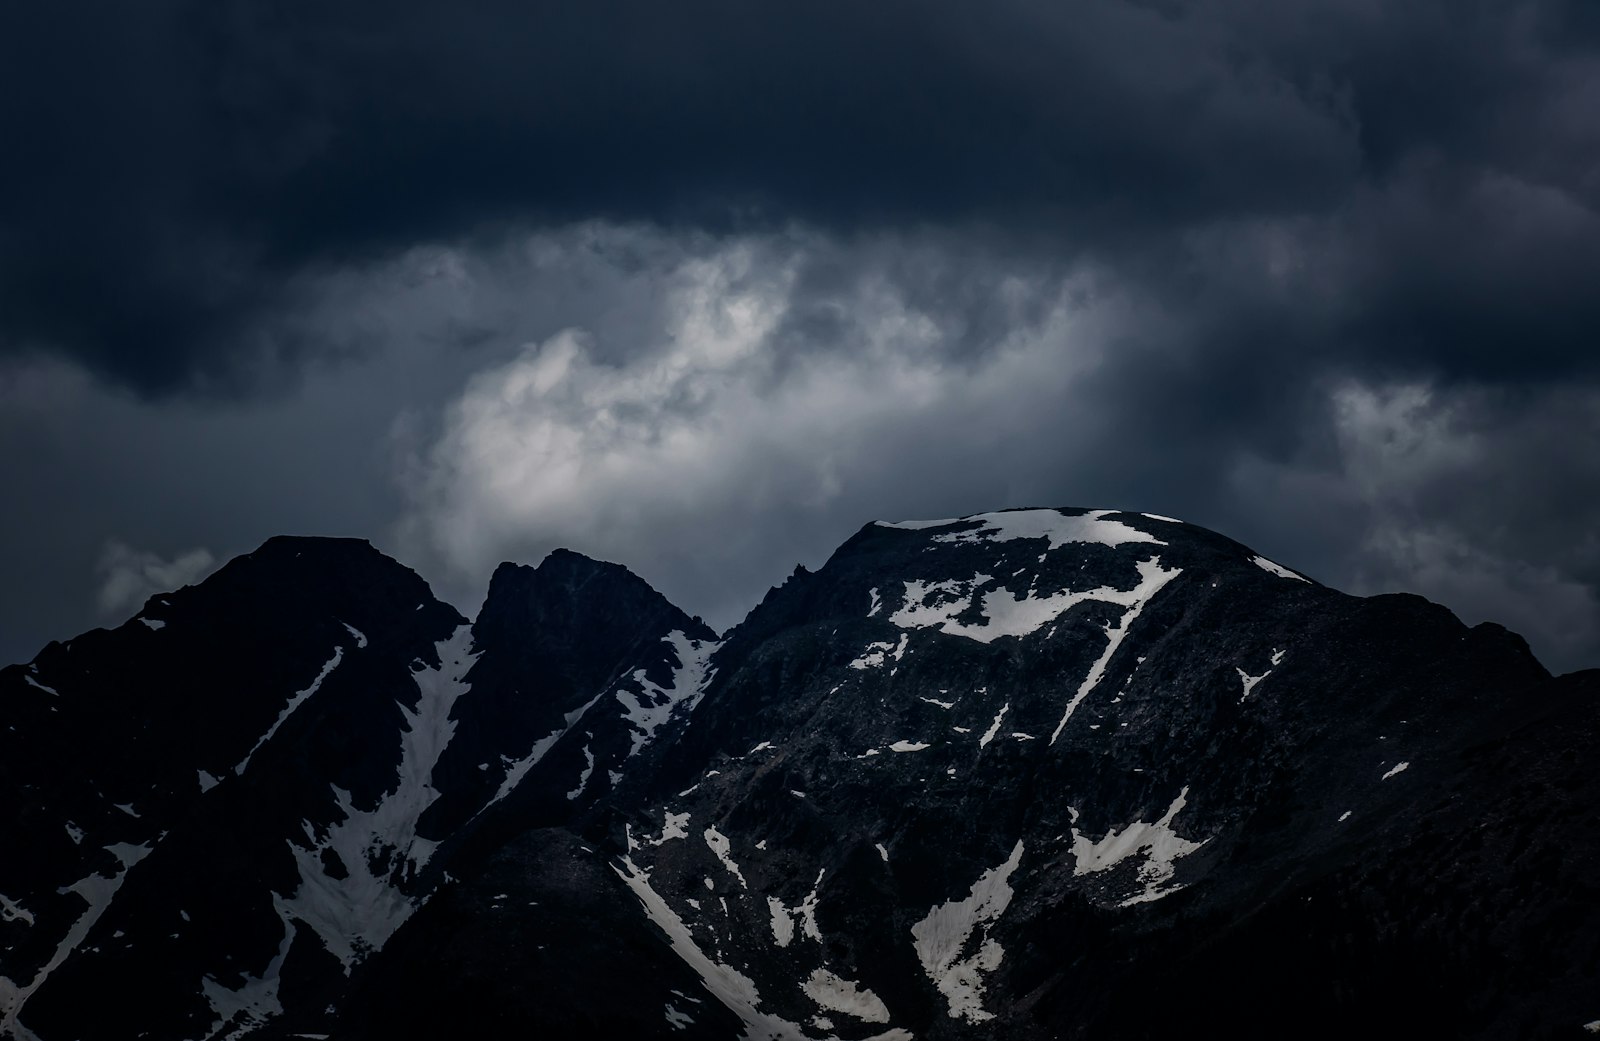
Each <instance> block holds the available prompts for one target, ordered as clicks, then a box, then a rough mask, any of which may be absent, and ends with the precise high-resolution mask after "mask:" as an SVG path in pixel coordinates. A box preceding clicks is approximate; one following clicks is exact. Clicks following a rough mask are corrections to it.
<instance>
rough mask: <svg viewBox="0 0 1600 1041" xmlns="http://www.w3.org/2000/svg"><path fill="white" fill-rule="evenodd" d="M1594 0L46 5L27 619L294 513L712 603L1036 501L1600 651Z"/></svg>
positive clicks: (3, 465) (36, 194) (5, 210)
mask: <svg viewBox="0 0 1600 1041" xmlns="http://www.w3.org/2000/svg"><path fill="white" fill-rule="evenodd" d="M1594 12H1595V6H1594V5H1593V4H1592V3H1588V2H1586V0H1573V2H1570V3H1566V2H1559V0H1482V2H1477V0H1470V2H1465V3H1461V2H1450V3H1446V2H1442V0H1440V2H1432V0H1419V2H1416V3H1410V4H1383V3H1378V2H1376V0H1300V2H1294V3H1281V2H1265V0H1202V2H1179V0H1170V2H1168V0H1152V2H1146V3H1137V2H1112V0H1084V2H1076V3H1033V2H1016V0H1000V2H995V3H989V4H981V5H979V4H968V3H956V2H935V0H928V2H923V3H911V2H909V0H881V2H877V3H870V4H861V3H843V2H836V0H819V2H814V3H804V4H802V3H789V4H764V5H750V4H747V3H734V2H722V0H685V2H682V3H677V4H670V5H667V4H659V3H644V2H641V0H611V2H601V3H591V4H579V5H558V4H553V3H548V4H547V3H509V2H505V0H492V2H491V0H486V2H484V3H479V4H473V5H456V6H453V7H448V8H447V6H446V5H442V4H437V3H433V4H421V3H415V2H405V0H399V2H394V3H387V4H382V5H380V4H377V3H374V2H371V0H356V2H350V3H340V4H326V3H321V4H318V3H309V2H299V3H288V4H278V5H271V6H269V5H266V4H249V3H228V2H217V3H205V4H202V3H191V2H185V3H177V2H172V0H157V2H155V3H151V4H145V5H141V6H139V7H138V8H131V7H127V6H125V5H124V6H116V5H110V4H85V3H63V4H46V5H31V6H24V5H12V6H11V7H9V8H6V10H5V11H4V12H3V13H0V134H3V140H4V141H5V142H6V144H7V147H8V155H7V161H6V162H4V163H0V434H3V435H4V436H3V437H0V445H3V446H4V447H3V449H0V478H3V479H4V480H3V482H0V483H4V484H5V486H6V487H7V489H8V491H11V492H12V493H13V499H14V501H16V502H18V503H20V504H21V505H20V506H17V507H14V508H13V509H12V510H10V511H6V512H4V513H0V534H3V535H4V536H5V537H4V538H0V568H3V570H4V572H5V574H6V576H7V581H8V584H9V587H10V588H13V589H17V590H27V591H28V592H27V594H26V595H21V594H19V595H16V596H13V597H9V598H7V600H6V602H5V603H4V604H0V607H3V608H4V611H0V615H3V617H0V645H3V647H0V655H4V654H10V655H13V656H19V657H20V656H23V655H25V654H30V653H31V651H32V649H34V648H36V647H37V646H38V645H39V643H41V642H42V640H43V639H45V638H47V637H48V636H67V635H70V633H72V632H74V631H77V630H80V629H82V628H85V627H87V625H89V624H92V623H93V622H94V621H106V620H111V619H110V618H109V616H101V615H97V614H94V613H93V610H92V608H93V605H94V603H95V602H96V596H97V593H96V590H97V589H98V590H99V594H98V595H99V596H100V599H101V600H102V601H104V599H105V589H106V588H108V587H109V585H110V584H111V583H112V582H113V580H116V579H118V576H130V575H131V576H132V577H133V578H140V577H141V576H149V575H165V574H169V573H176V572H175V571H173V569H175V568H178V565H179V564H180V563H181V562H183V561H186V560H198V559H201V557H200V556H198V555H197V554H199V553H201V552H202V551H203V552H204V553H209V554H211V555H214V556H215V557H216V558H217V559H225V558H226V557H228V556H229V555H231V554H233V553H235V552H239V551H242V550H247V549H249V548H251V547H252V546H253V545H255V544H256V543H258V542H259V541H260V540H261V539H263V538H265V537H267V536H268V535H271V534H274V533H277V532H279V531H285V530H294V531H323V532H336V533H340V534H357V535H365V536H372V537H377V538H378V539H379V541H380V543H382V544H384V545H386V546H389V547H391V548H395V549H396V550H397V551H398V552H401V554H402V556H404V557H405V559H406V560H407V561H408V562H410V563H413V564H415V565H416V566H418V567H419V569H421V570H422V571H423V573H424V574H426V575H427V576H428V577H429V579H430V580H431V581H433V582H435V583H436V585H437V586H439V587H440V588H441V590H442V591H443V592H445V593H446V595H449V596H451V597H453V598H455V599H456V600H457V601H458V602H459V603H460V604H461V605H462V606H463V607H466V608H468V609H470V608H471V606H472V604H473V602H474V601H473V598H474V597H476V596H477V595H479V594H481V589H482V586H483V579H484V578H485V577H486V575H487V574H488V570H489V569H491V568H492V566H493V565H494V563H496V562H498V561H499V560H500V559H505V558H517V559H528V560H531V559H536V558H537V557H538V555H539V554H541V553H542V552H544V551H545V550H548V549H549V548H551V547H552V546H554V545H561V544H565V545H571V546H575V547H576V548H579V549H582V550H585V551H587V552H591V553H594V554H596V555H599V556H605V557H609V558H611V559H618V560H621V561H623V562H624V563H627V564H629V565H630V566H633V567H635V568H637V569H638V570H640V571H641V573H643V574H645V576H646V577H647V578H649V579H650V580H651V581H653V582H656V583H657V584H658V585H659V586H660V587H661V588H662V589H663V590H664V591H665V592H667V593H668V594H669V595H671V596H673V597H674V598H676V599H678V600H679V601H681V602H682V603H683V604H684V605H685V606H686V607H688V608H690V609H691V610H694V611H698V612H702V613H705V614H706V615H707V616H708V617H714V619H715V620H716V621H717V622H718V624H723V625H725V624H729V623H731V622H733V621H735V620H736V619H737V618H738V617H739V616H740V615H741V614H742V612H743V610H744V609H745V608H747V607H748V606H749V604H750V603H752V602H754V601H755V600H756V599H758V598H759V596H760V594H761V591H762V590H763V589H764V588H765V587H766V585H767V584H768V583H770V582H773V581H777V580H780V579H781V578H782V576H783V575H784V574H786V573H787V572H788V570H789V568H791V567H792V565H793V563H794V562H795V561H796V560H804V561H806V562H807V563H808V564H816V563H819V562H820V560H821V559H822V558H824V557H825V556H826V554H827V553H828V552H829V550H831V548H832V547H833V546H835V545H837V544H838V542H839V541H841V540H842V539H843V538H845V537H847V536H848V535H849V533H850V532H851V531H853V530H854V529H855V528H857V527H859V525H860V524H861V523H862V522H863V521H865V520H866V519H868V518H871V517H884V518H907V517H915V516H918V515H921V516H939V515H952V514H957V513H965V512H973V511H979V510H987V509H993V508H997V507H1001V506H1007V505H1024V504H1035V505H1050V504H1054V505H1082V506H1107V507H1116V508H1142V509H1150V510H1152V511H1154V512H1158V513H1164V514H1170V515H1174V516H1179V517H1183V518H1185V519H1188V520H1192V521H1195V522H1198V523H1202V524H1206V525H1208V526H1211V527H1214V528H1216V529H1218V530H1221V531H1224V532H1226V533H1228V534H1230V535H1232V536H1234V537H1237V538H1239V539H1241V540H1243V541H1245V542H1247V543H1250V544H1252V545H1254V546H1255V547H1256V548H1258V549H1259V550H1261V551H1263V552H1266V553H1268V554H1269V555H1273V556H1278V557H1281V558H1282V559H1283V560H1284V561H1285V562H1286V563H1289V564H1291V565H1292V566H1294V567H1296V568H1298V569H1301V570H1304V571H1306V572H1308V573H1310V574H1312V575H1314V576H1316V577H1318V578H1319V579H1322V580H1325V581H1328V582H1329V583H1331V584H1334V585H1337V586H1340V587H1341V588H1346V589H1351V590H1353V591H1359V592H1372V591H1377V590H1380V589H1394V588H1405V589H1412V590H1416V591H1420V592H1423V593H1425V594H1428V595H1431V596H1435V597H1437V598H1438V599H1440V600H1442V601H1444V602H1445V603H1447V604H1449V605H1450V606H1452V607H1454V608H1455V609H1457V610H1458V611H1461V612H1462V613H1463V615H1464V616H1467V617H1469V618H1470V619H1471V620H1474V621H1475V620H1478V619H1482V618H1500V619H1502V620H1506V621H1509V622H1511V623H1513V624H1515V625H1516V626H1518V627H1520V628H1523V629H1524V630H1525V631H1527V632H1528V634H1529V635H1530V637H1531V638H1532V639H1533V640H1534V642H1535V645H1536V646H1537V647H1538V648H1539V650H1540V653H1541V654H1544V655H1545V656H1546V658H1547V660H1549V661H1550V662H1551V663H1552V664H1557V665H1560V666H1562V667H1571V666H1574V665H1580V664H1592V663H1594V662H1596V661H1600V601H1597V599H1596V596H1595V590H1596V589H1597V588H1600V555H1597V550H1596V547H1595V539H1594V536H1593V534H1592V533H1593V532H1594V531H1595V530H1597V527H1600V517H1597V514H1596V510H1597V503H1600V489H1597V484H1600V471H1597V470H1596V469H1595V464H1594V462H1593V461H1594V460H1596V459H1600V421H1597V418H1596V417H1597V416H1600V370H1597V367H1596V362H1597V361H1600V351H1595V350H1594V349H1593V347H1592V343H1593V338H1594V337H1593V333H1594V330H1595V329H1597V328H1600V294H1597V293H1595V292H1594V289H1593V286H1594V284H1595V281H1596V274H1597V273H1600V218H1597V209H1600V122H1597V121H1596V119H1595V118H1594V113H1595V112H1596V111H1600V16H1597V15H1596V14H1595V13H1594ZM84 370H87V371H88V372H89V373H91V374H92V376H93V378H89V377H86V376H85V373H84ZM264 391H265V392H264ZM182 392H188V393H182ZM529 446H535V448H530V447H529ZM541 452H542V453H543V454H542V455H541V454H540V453H541ZM397 459H398V463H397V462H396V460H397ZM397 473H398V478H396V474H397ZM385 533H387V534H385ZM385 540H387V541H385ZM108 562H110V563H108ZM97 568H98V570H97ZM119 568H120V570H119ZM62 576H71V579H70V581H68V580H63V578H62ZM151 581H153V579H152V580H151ZM123 585H125V586H126V587H127V588H129V589H133V588H136V587H137V588H144V585H148V582H145V583H144V585H141V584H140V583H139V582H133V581H132V579H129V580H128V581H125V582H123ZM124 599H125V598H124Z"/></svg>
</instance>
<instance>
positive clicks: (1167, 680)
mask: <svg viewBox="0 0 1600 1041" xmlns="http://www.w3.org/2000/svg"><path fill="white" fill-rule="evenodd" d="M1597 677H1600V673H1594V672H1591V673H1580V674H1575V675H1572V676H1567V677H1561V678H1557V679H1552V678H1551V677H1550V676H1549V675H1548V673H1547V672H1546V671H1545V670H1544V669H1543V668H1542V666H1540V665H1539V663H1538V662H1537V661H1536V660H1535V659H1534V658H1533V656H1532V655H1531V654H1530V653H1529V652H1528V649H1527V647H1526V645H1525V644H1524V643H1523V642H1522V641H1521V639H1520V638H1518V637H1516V636H1515V635H1513V634H1510V633H1508V632H1506V631H1505V630H1504V629H1501V628H1500V627H1498V626H1493V625H1482V626H1477V627H1473V628H1468V627H1466V626H1463V625H1462V624H1461V623H1460V622H1459V621H1457V620H1456V619H1455V618H1454V616H1452V615H1451V614H1450V613H1449V612H1448V611H1446V610H1445V609H1443V608H1441V607H1439V606H1437V605H1434V604H1431V603H1429V602H1427V601H1425V600H1423V599H1421V598H1419V597H1414V596H1406V595H1391V596H1380V597H1371V598H1365V599H1363V598H1356V597H1350V596H1347V595H1345V594H1342V593H1339V592H1338V591H1336V590H1332V589H1329V588H1327V587H1324V586H1322V585H1319V584H1317V583H1316V582H1314V581H1311V580H1309V579H1308V578H1306V577H1305V576H1301V575H1299V574H1297V573H1295V572H1293V571H1291V570H1289V569H1288V568H1285V567H1283V566H1281V565H1279V564H1277V563H1274V562H1272V561H1268V560H1265V559H1264V558H1262V557H1260V556H1259V555H1257V554H1255V553H1254V552H1252V551H1251V550H1249V549H1247V548H1245V547H1243V546H1241V545H1239V544H1237V543H1235V542H1232V541H1231V540H1228V539H1226V538H1224V537H1222V536H1219V535H1216V534H1214V533H1211V532H1207V531H1205V530H1203V529H1199V528H1196V527H1193V526H1191V525H1186V524H1181V523H1178V522H1176V521H1171V520H1168V519H1165V518H1159V517H1153V516H1149V515H1143V514H1133V513H1113V512H1108V511H1072V510H1059V511H1058V510H1021V511H1008V512H1004V513H998V514H986V515H981V516H977V517H971V518H965V519H960V520H949V521H934V522H909V523H898V524H871V525H868V526H867V527H865V528H863V529H862V530H861V531H860V532H858V533H857V535H856V536H854V537H853V538H852V539H850V540H849V541H848V542H847V543H845V545H843V546H842V547H840V549H839V550H838V551H837V552H836V553H835V554H834V556H833V557H832V558H831V559H830V560H829V561H828V562H827V564H826V565H825V566H824V567H822V568H821V569H820V570H818V571H816V572H814V573H812V572H806V571H804V570H803V569H797V571H796V573H795V575H794V576H793V577H791V578H790V579H789V580H788V581H787V582H785V583H784V584H783V585H782V586H781V587H779V588H777V589H774V590H772V591H771V592H770V593H769V594H768V596H767V597H766V598H765V600H764V601H763V602H762V603H761V604H760V605H759V606H758V607H756V608H755V610H753V611H752V612H751V614H750V616H749V617H748V618H747V619H746V620H745V621H744V622H743V623H742V624H740V625H739V626H738V627H736V628H735V629H734V630H733V631H731V632H730V633H728V634H726V636H725V637H722V638H719V637H718V635H717V634H716V633H714V632H712V631H711V630H710V629H709V628H708V627H706V626H705V625H704V624H703V623H701V622H700V621H699V620H698V619H695V618H691V617H689V616H688V615H686V614H685V613H684V612H682V611H680V610H679V609H677V608H676V607H674V606H672V605H671V604H670V603H668V602H667V601H666V600H665V599H663V598H662V597H661V596H660V595H659V594H657V593H655V592H654V591H653V590H651V589H650V588H649V587H648V585H646V584H645V583H644V582H643V581H642V580H640V579H638V578H637V577H636V576H634V575H632V574H631V573H629V572H628V571H626V570H625V569H624V568H621V567H619V566H617V565H614V564H604V563H600V562H596V561H592V560H588V559H587V558H584V557H581V556H579V555H577V554H572V553H566V552H557V553H555V554H552V555H551V556H550V557H549V558H547V559H546V560H545V561H544V562H543V563H541V564H540V565H539V566H538V567H537V568H529V567H518V566H514V565H503V566H502V567H501V569H500V570H499V571H497V572H496V573H495V576H494V579H493V581H492V583H491V587H490V591H489V596H488V598H487V600H486V602H485V605H484V607H483V609H482V611H481V612H480V614H479V617H478V619H477V620H476V622H475V623H473V624H472V625H471V626H470V627H469V626H468V624H467V623H466V621H465V620H464V619H462V618H460V617H459V615H457V613H456V612H455V611H454V609H452V608H450V607H448V606H447V605H444V604H442V603H439V602H438V601H436V600H434V599H433V597H432V596H431V594H429V592H428V591H427V588H426V586H425V585H424V584H423V583H422V581H421V580H420V579H419V578H417V576H415V575H414V574H412V573H411V572H409V571H408V570H406V569H405V568H403V567H402V566H400V565H399V564H396V563H394V562H393V561H390V560H388V559H386V558H384V557H382V556H381V555H380V554H378V553H377V552H376V551H374V550H372V549H371V547H370V546H367V545H366V544H365V543H360V542H352V541H349V540H325V539H275V540H272V541H271V542H269V543H268V544H267V545H266V546H263V547H262V549H261V550H258V551H257V552H256V553H254V554H251V555H250V556H248V557H244V558H240V559H239V560H237V561H235V562H233V563H231V564H229V565H228V566H227V567H225V568H224V569H222V570H221V571H219V572H218V573H217V575H215V576H213V577H212V578H211V579H209V580H207V581H206V582H205V583H202V584H201V585H200V586H198V587H195V588H192V589H185V590H182V591H179V592H177V593H174V594H170V595H168V596H164V597H156V598H153V599H152V601H151V602H150V603H149V604H147V605H146V607H145V609H144V611H143V612H141V614H140V616H138V617H137V618H135V619H134V620H132V621H130V622H129V623H128V624H127V625H124V626H122V627H120V628H118V629H116V630H113V631H110V632H96V633H91V634H86V635H85V636H83V637H79V638H78V639H76V640H74V641H72V642H71V643H70V644H67V645H52V646H51V647H49V648H47V649H46V650H45V651H44V652H42V653H41V655H40V656H39V658H38V659H36V660H35V662H33V663H32V664H31V665H28V666H21V667H14V668H11V669H7V670H4V671H0V791H4V792H6V793H8V794H9V795H10V799H9V800H8V802H7V804H6V806H5V808H4V811H3V812H4V814H5V816H4V817H0V830H3V834H5V835H6V837H7V847H8V848H9V849H11V850H25V851H26V852H25V853H22V854H20V855H19V854H15V853H13V854H11V855H8V856H6V857H3V858H0V894H4V898H5V901H4V905H3V906H4V914H3V915H0V977H3V978H4V979H3V980H0V1008H3V1009H6V1010H7V1011H6V1013H5V1015H6V1018H5V1029H6V1030H8V1031H10V1032H11V1033H12V1034H14V1035H15V1036H17V1037H19V1038H28V1037H31V1036H37V1037H38V1038H41V1039H42V1041H56V1039H57V1038H65V1037H84V1038H97V1037H108V1038H109V1037H131V1036H149V1037H156V1038H167V1037H170V1038H201V1037H205V1038H209V1037H262V1038H266V1037H279V1036H286V1035H293V1034H295V1033H301V1034H305V1033H310V1034H329V1035H331V1036H334V1037H338V1038H349V1039H352V1041H354V1039H364V1038H374V1039H375V1038H394V1037H432V1036H439V1035H440V1034H442V1033H459V1034H462V1035H464V1036H500V1035H502V1034H509V1033H516V1032H521V1033H532V1034H534V1035H535V1036H544V1037H573V1038H579V1037H583V1038H587V1037H596V1036H629V1037H651V1036H661V1037H669V1036H670V1037H696V1038H734V1037H762V1038H766V1037H774V1038H818V1039H820V1038H828V1037H838V1038H846V1039H865V1038H881V1039H904V1038H912V1037H916V1038H929V1039H938V1038H961V1037H982V1038H989V1037H1005V1038H1057V1037H1060V1038H1136V1037H1152V1038H1153V1037H1158V1036H1159V1037H1169V1036H1171V1035H1172V1034H1174V1033H1176V1032H1179V1031H1190V1030H1193V1029H1195V1028H1196V1027H1200V1028H1207V1027H1210V1028H1226V1029H1227V1030H1228V1031H1230V1032H1231V1034H1232V1035H1234V1036H1262V1037H1265V1036H1273V1037H1279V1036H1283V1035H1285V1034H1296V1035H1302V1036H1304V1035H1307V1034H1310V1035H1317V1034H1327V1035H1329V1036H1348V1035H1349V1034H1351V1033H1357V1032H1360V1033H1372V1032H1374V1031H1376V1032H1379V1033H1384V1034H1386V1035H1393V1034H1407V1033H1410V1034H1423V1035H1427V1036H1485V1037H1519V1036H1539V1037H1542V1036H1561V1035H1562V1034H1563V1033H1565V1034H1567V1035H1571V1036H1582V1034H1583V1030H1582V1027H1583V1024H1585V1023H1587V1022H1590V1021H1593V1020H1596V1019H1600V1003H1597V999H1596V998H1595V997H1594V995H1596V994H1597V993H1600V988H1597V986H1596V984H1597V982H1600V928H1597V926H1600V899H1597V897H1600V892H1597V891H1596V888H1597V883H1596V882H1595V881H1594V880H1595V879H1596V878H1597V877H1600V873H1597V869H1600V862H1597V861H1600V842H1597V838H1600V828H1597V826H1596V823H1595V822H1596V820H1597V819H1600V817H1597V814H1600V785H1597V782H1595V781H1594V780H1592V779H1591V775H1590V772H1588V771H1586V769H1585V763H1586V758H1587V756H1586V753H1587V751H1588V750H1589V749H1590V748H1592V747H1594V740H1595V737H1596V729H1597V723H1600V719H1597V716H1600V713H1597V708H1596V706H1597V705H1600V701H1597V695H1600V678H1597ZM13 837H15V838H13ZM86 994H93V995H95V996H96V998H97V1000H96V1001H95V1002H93V1003H86V1002H84V1001H83V1000H82V997H83V995H86Z"/></svg>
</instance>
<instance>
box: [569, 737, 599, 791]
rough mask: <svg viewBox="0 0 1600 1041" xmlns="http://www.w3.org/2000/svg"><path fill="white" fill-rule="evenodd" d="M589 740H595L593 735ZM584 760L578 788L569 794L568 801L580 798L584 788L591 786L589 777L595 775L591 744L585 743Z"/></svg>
mask: <svg viewBox="0 0 1600 1041" xmlns="http://www.w3.org/2000/svg"><path fill="white" fill-rule="evenodd" d="M589 740H590V741H593V740H594V735H593V734H590V735H589ZM583 759H584V764H583V772H582V773H580V774H579V775H578V786H577V787H576V788H574V789H572V791H570V792H568V793H567V798H568V799H576V798H577V797H578V796H580V795H582V794H583V790H584V788H586V787H588V785H589V777H590V776H591V775H592V774H593V773H594V752H593V750H592V749H591V748H590V747H589V742H584V745H583Z"/></svg>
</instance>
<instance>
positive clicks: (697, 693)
mask: <svg viewBox="0 0 1600 1041" xmlns="http://www.w3.org/2000/svg"><path fill="white" fill-rule="evenodd" d="M662 642H663V643H667V644H671V645H672V651H673V654H674V656H675V657H676V658H677V659H678V667H677V668H676V669H674V670H673V672H672V679H671V681H670V682H669V683H668V685H667V686H665V687H660V686H657V685H656V684H654V683H652V682H651V681H650V680H649V679H648V678H647V677H646V675H645V670H644V669H635V670H634V673H633V683H634V684H636V685H637V686H638V688H639V689H638V691H636V692H635V691H621V690H619V691H617V701H618V702H620V703H621V705H622V709H623V715H624V716H625V717H626V718H627V720H628V723H629V725H631V726H632V727H633V733H632V734H630V735H629V737H631V738H632V739H633V744H632V747H630V748H629V749H628V756H629V758H631V757H633V756H635V755H637V754H638V753H639V750H640V749H642V748H644V746H645V745H647V744H649V743H650V742H651V741H653V740H654V739H655V735H656V731H657V730H658V729H660V727H661V724H663V723H665V722H666V721H667V720H668V719H670V718H671V717H672V714H673V712H675V711H677V710H678V709H679V706H682V711H683V714H684V715H688V714H689V713H690V712H693V711H694V708H695V706H696V705H698V704H699V703H700V699H701V698H702V697H704V696H705V689H706V684H708V683H710V682H711V678H712V676H713V675H714V674H715V672H716V670H714V669H713V668H711V655H712V654H714V653H715V652H716V650H717V648H718V647H720V646H721V644H719V643H715V642H713V641H709V640H691V639H690V638H689V637H688V635H687V634H686V633H682V632H679V631H677V630H676V629H674V630H673V631H672V632H670V633H668V634H667V635H666V636H665V637H663V638H662Z"/></svg>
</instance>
